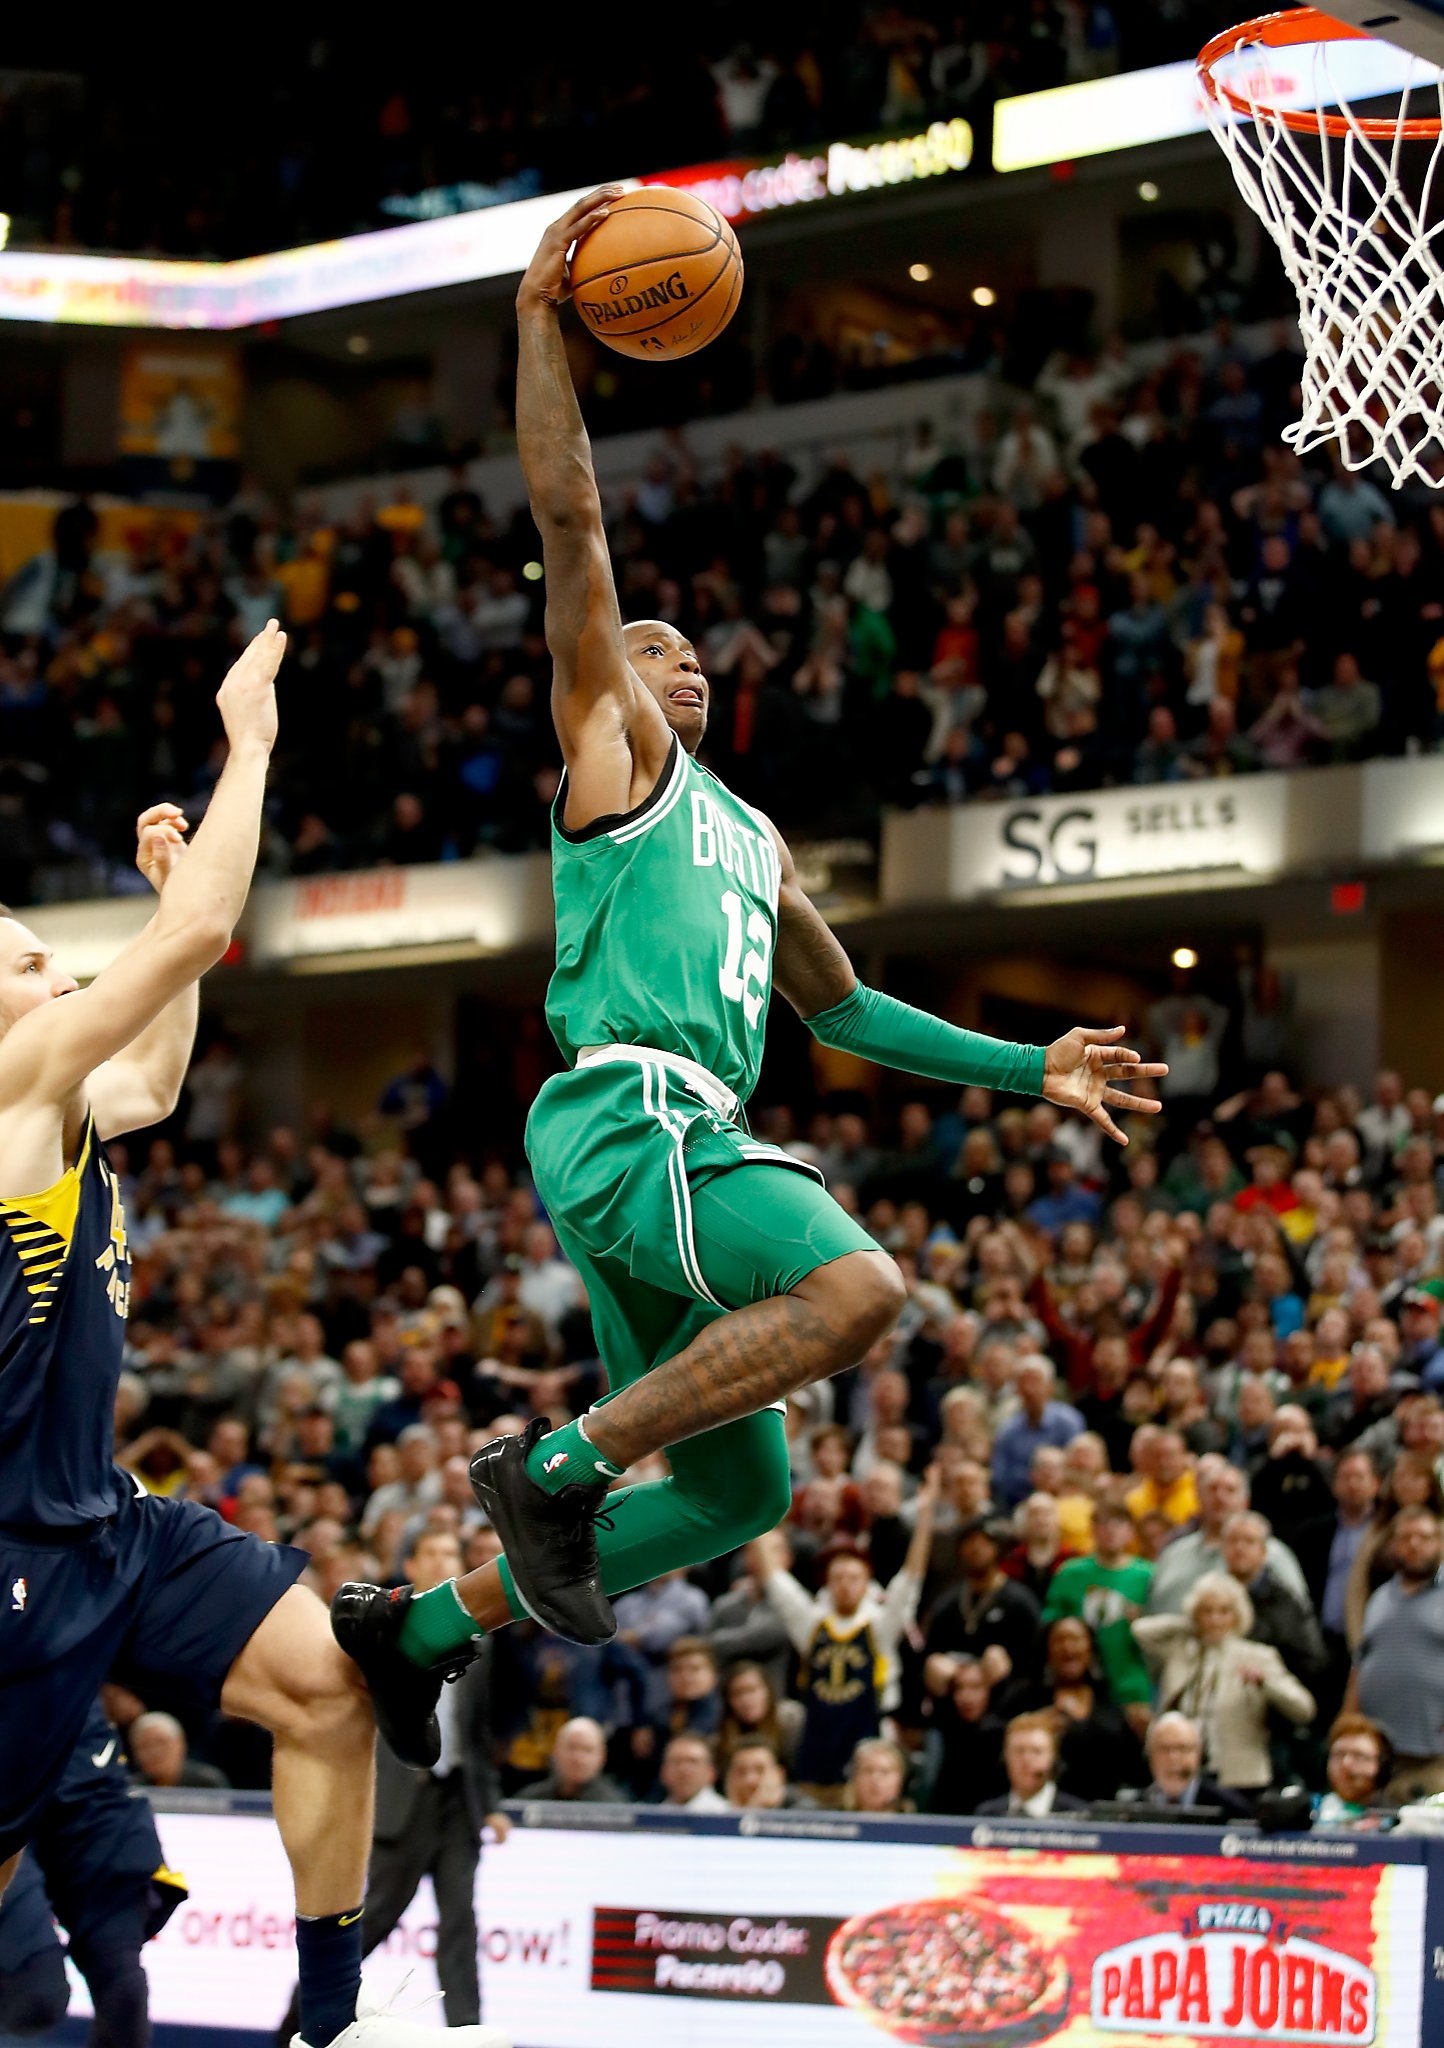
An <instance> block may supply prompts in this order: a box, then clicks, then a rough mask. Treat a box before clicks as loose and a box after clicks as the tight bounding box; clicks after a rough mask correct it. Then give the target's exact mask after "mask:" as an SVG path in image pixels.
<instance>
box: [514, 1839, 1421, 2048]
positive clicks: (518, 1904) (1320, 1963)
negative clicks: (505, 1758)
mask: <svg viewBox="0 0 1444 2048" xmlns="http://www.w3.org/2000/svg"><path fill="white" fill-rule="evenodd" d="M978 1832H980V1833H982V1834H984V1836H985V1838H986V1837H987V1836H988V1835H989V1834H990V1835H991V1838H992V1840H993V1841H994V1842H998V1841H1000V1840H1001V1839H1002V1831H1001V1830H998V1829H993V1830H978ZM1115 1839H1116V1838H1115ZM1235 1839H1236V1843H1237V1853H1235V1854H1234V1855H1232V1856H1229V1857H1223V1856H1219V1855H1132V1854H1129V1855H1120V1854H1105V1853H1099V1854H1088V1853H1083V1854H1074V1853H1069V1852H1058V1851H1052V1850H1042V1851H1033V1850H1027V1849H1021V1850H1005V1849H1003V1848H1001V1847H987V1848H983V1849H973V1848H966V1849H957V1848H940V1847H933V1846H927V1845H913V1844H905V1843H892V1842H886V1843H878V1842H871V1841H869V1842H865V1843H864V1842H858V1843H855V1844H845V1845H844V1844H839V1843H835V1842H827V1841H807V1840H777V1839H775V1838H771V1839H758V1838H755V1837H754V1838H750V1839H749V1838H746V1837H743V1836H741V1835H740V1834H739V1835H736V1836H693V1837H667V1836H657V1835H646V1834H642V1833H637V1834H625V1833H622V1834H618V1833H611V1834H606V1835H598V1836H593V1837H592V1839H591V1840H587V1839H586V1837H585V1836H582V1837H578V1835H576V1834H575V1833H571V1832H568V1833H566V1834H558V1833H555V1832H552V1831H550V1830H547V1829H542V1828H539V1829H530V1828H524V1829H518V1830H517V1831H516V1832H515V1833H514V1834H513V1836H512V1839H511V1841H510V1842H509V1843H508V1844H507V1847H506V1850H505V1860H504V1861H503V1858H502V1857H501V1856H498V1857H497V1858H495V1860H494V1861H493V1862H492V1864H491V1866H490V1873H489V1877H490V1881H491V1882H494V1884H495V1885H496V1887H497V1891H498V1893H499V1895H500V1896H503V1897H504V1898H505V1901H506V1912H505V1914H504V1915H501V1916H497V1915H493V1917H497V1918H504V1919H505V1920H506V1921H507V1922H508V1924H515V1926H517V1927H522V1926H529V1927H530V1928H531V1930H532V1942H531V1953H530V1956H529V1957H528V1956H527V1955H526V1954H525V1953H524V1952H523V1951H522V1949H521V1948H520V1947H519V1946H518V1945H516V1944H515V1943H513V1944H512V1946H511V1948H510V1950H509V1952H508V1954H507V1956H506V1958H505V1960H500V1961H497V1962H494V1963H493V1962H488V1964H487V1966H486V1999H485V2005H486V2017H487V2019H488V2021H489V2022H491V2023H492V2024H494V2025H498V2026H501V2027H502V2028H504V2029H505V2030H506V2031H507V2032H509V2033H511V2034H512V2035H513V2036H514V2038H516V2039H517V2040H520V2041H525V2042H527V2043H528V2044H531V2048H577V2044H578V2043H582V2042H585V2043H586V2044H588V2048H635V2044H636V2042H637V2040H638V2039H648V2038H651V2037H653V2036H654V2035H657V2034H658V2032H659V2030H665V2034H666V2038H667V2039H668V2040H669V2042H673V2043H679V2044H685V2048H723V2044H724V2043H725V2044H729V2048H733V2044H736V2043H737V2042H739V2041H745V2042H748V2043H756V2044H757V2048H774V2044H775V2048H811V2044H816V2048H824V2044H834V2043H835V2044H842V2043H846V2042H852V2043H855V2044H857V2048H862V2044H863V2043H869V2044H872V2048H877V2038H878V2030H879V2029H881V2031H882V2032H883V2033H884V2034H890V2035H891V2036H892V2037H893V2039H894V2040H895V2041H897V2042H899V2043H905V2044H908V2048H930V2044H936V2048H952V2044H955V2043H957V2042H959V2041H963V2040H969V2041H974V2042H978V2043H983V2042H991V2043H995V2044H997V2048H1023V2044H1027V2043H1033V2042H1042V2041H1049V2042H1056V2043H1058V2044H1059V2048H1096V2044H1102V2043H1109V2042H1114V2043H1121V2042H1123V2041H1124V2040H1126V2039H1127V2038H1128V2037H1130V2036H1134V2035H1138V2034H1147V2035H1150V2036H1152V2037H1153V2038H1154V2039H1155V2040H1158V2039H1164V2040H1170V2041H1200V2040H1202V2041H1210V2040H1217V2041H1249V2042H1271V2041H1280V2042H1285V2041H1287V2042H1305V2043H1308V2042H1315V2043H1319V2044H1321V2048H1349V2044H1354V2043H1361V2044H1362V2043H1370V2044H1372V2043H1378V2044H1380V2048H1417V2044H1418V2043H1419V2041H1420V2038H1421V2000H1422V1997H1423V1990H1424V1958H1425V1876H1426V1873H1425V1870H1424V1869H1423V1868H1422V1867H1420V1866H1419V1865H1417V1864H1374V1865H1367V1864H1344V1865H1342V1866H1333V1867H1322V1868H1321V1867H1318V1866H1317V1865H1308V1866H1299V1867H1294V1866H1290V1867H1284V1866H1282V1865H1281V1864H1280V1863H1279V1862H1277V1861H1275V1860H1273V1859H1272V1858H1271V1857H1270V1858H1268V1860H1265V1857H1264V1856H1263V1855H1260V1857H1259V1858H1258V1859H1257V1860H1254V1859H1252V1858H1250V1857H1249V1856H1248V1855H1247V1853H1246V1842H1245V1840H1244V1838H1241V1837H1240V1838H1235ZM543 1950H544V1951H545V1960H544V1961H543V1960H541V1957H542V1954H543ZM663 2000H664V2001H666V2003H665V2004H660V2003H659V2001H663Z"/></svg>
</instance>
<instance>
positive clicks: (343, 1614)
mask: <svg viewBox="0 0 1444 2048" xmlns="http://www.w3.org/2000/svg"><path fill="white" fill-rule="evenodd" d="M410 1597H411V1589H410V1587H409V1586H408V1587H406V1588H404V1597H402V1598H398V1597H397V1596H396V1595H395V1594H391V1593H388V1592H387V1591H386V1590H385V1588H384V1587H381V1586H367V1585H359V1584H356V1583H354V1582H353V1583H350V1584H347V1585H344V1586H342V1587H341V1588H340V1590H339V1591H338V1592H337V1594H336V1596H335V1598H334V1599H333V1600H332V1602H331V1633H332V1635H333V1636H335V1638H336V1641H337V1642H338V1643H339V1644H340V1646H341V1648H342V1649H343V1650H344V1651H345V1652H346V1655H347V1656H348V1657H349V1658H350V1659H351V1661H352V1663H353V1664H355V1665H356V1666H357V1667H358V1669H359V1670H360V1672H361V1676H362V1677H363V1678H364V1679H365V1680H366V1684H367V1687H368V1688H369V1690H370V1693H371V1708H372V1712H373V1713H374V1714H375V1716H376V1726H377V1728H378V1729H379V1730H380V1732H381V1737H382V1740H383V1741H384V1742H385V1743H386V1746H387V1748H388V1749H390V1751H391V1752H392V1754H393V1755H394V1756H395V1757H397V1758H398V1759H399V1760H400V1761H401V1762H402V1763H403V1764H410V1765H411V1767H412V1768H413V1769H414V1770H419V1771H429V1770H430V1769H431V1767H432V1766H433V1764H435V1763H436V1761H437V1760H438V1758H439V1757H440V1755H441V1728H440V1725H439V1723H438V1722H437V1718H436V1702H437V1701H438V1700H439V1699H440V1697H441V1687H442V1684H443V1677H442V1673H441V1672H440V1671H423V1670H422V1669H421V1667H420V1666H419V1665H417V1664H413V1663H412V1662H411V1661H410V1659H409V1658H407V1657H403V1656H402V1654H401V1652H400V1650H398V1649H397V1647H396V1639H397V1637H398V1636H399V1635H400V1633H401V1627H400V1624H401V1620H402V1617H403V1616H404V1614H405V1610H406V1606H407V1604H408V1603H409V1600H410Z"/></svg>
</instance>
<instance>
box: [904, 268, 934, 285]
mask: <svg viewBox="0 0 1444 2048" xmlns="http://www.w3.org/2000/svg"><path fill="white" fill-rule="evenodd" d="M908 276H909V277H910V278H911V279H912V281H913V283H914V284H931V283H932V276H933V266H932V265H931V263H910V264H909V265H908Z"/></svg>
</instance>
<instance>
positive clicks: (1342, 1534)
mask: <svg viewBox="0 0 1444 2048" xmlns="http://www.w3.org/2000/svg"><path fill="white" fill-rule="evenodd" d="M1333 1492H1334V1510H1333V1513H1332V1514H1328V1515H1320V1516H1315V1517H1314V1518H1313V1519H1312V1520H1310V1521H1307V1522H1305V1523H1304V1524H1303V1525H1302V1527H1301V1528H1300V1529H1298V1531H1297V1532H1296V1533H1295V1536H1294V1547H1295V1550H1296V1553H1297V1555H1298V1560H1299V1563H1300V1565H1301V1567H1302V1569H1303V1573H1304V1578H1305V1580H1306V1581H1307V1584H1308V1591H1309V1599H1310V1601H1311V1603H1312V1606H1313V1610H1314V1612H1315V1614H1316V1615H1317V1616H1318V1619H1319V1625H1320V1628H1321V1630H1322V1632H1323V1641H1324V1652H1325V1659H1326V1662H1325V1668H1324V1670H1323V1672H1322V1673H1321V1674H1320V1676H1319V1682H1318V1684H1317V1685H1309V1690H1310V1692H1312V1693H1313V1694H1314V1695H1315V1697H1316V1698H1317V1699H1318V1701H1319V1716H1320V1719H1321V1720H1322V1719H1324V1718H1325V1717H1326V1716H1327V1717H1332V1714H1333V1712H1334V1710H1335V1709H1336V1708H1337V1706H1338V1704H1339V1702H1340V1701H1341V1700H1342V1699H1343V1696H1344V1687H1345V1685H1346V1684H1347V1683H1348V1677H1349V1645H1348V1640H1347V1636H1346V1634H1345V1628H1346V1615H1345V1605H1344V1600H1345V1593H1346V1591H1347V1588H1348V1584H1349V1577H1350V1574H1351V1573H1352V1571H1353V1569H1354V1560H1355V1559H1356V1558H1357V1556H1358V1554H1359V1549H1360V1546H1361V1545H1362V1544H1363V1542H1364V1539H1365V1537H1366V1536H1367V1535H1368V1533H1369V1531H1370V1530H1371V1529H1372V1528H1373V1526H1374V1507H1375V1503H1376V1502H1377V1500H1378V1498H1379V1474H1378V1471H1377V1469H1376V1467H1375V1465H1374V1461H1373V1459H1372V1458H1371V1457H1370V1456H1369V1453H1368V1452H1367V1451H1365V1450H1360V1449H1358V1448H1357V1447H1354V1448H1349V1449H1345V1450H1342V1451H1340V1453H1339V1455H1338V1457H1337V1458H1336V1459H1335V1460H1334V1472H1333ZM1304 1682H1305V1684H1309V1681H1308V1680H1307V1679H1306V1680H1305V1681H1304Z"/></svg>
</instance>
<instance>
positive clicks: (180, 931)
mask: <svg viewBox="0 0 1444 2048" xmlns="http://www.w3.org/2000/svg"><path fill="white" fill-rule="evenodd" d="M285 648H286V636H285V634H284V633H283V632H282V631H281V630H280V628H279V626H277V624H276V622H275V620H274V619H272V620H271V621H270V623H269V624H268V625H266V626H265V627H263V628H262V630H261V631H260V632H259V633H258V634H257V635H256V637H255V639H254V640H252V641H251V643H250V645H249V646H248V647H247V648H246V650H245V652H244V653H243V654H242V655H241V656H240V658H239V659H238V660H237V661H236V663H235V664H234V666H233V667H232V668H231V671H230V673H229V674H228V675H227V677H226V679H225V681H224V683H223V684H222V685H221V688H220V691H219V693H218V695H217V698H216V702H217V704H218V705H219V707H220V712H221V718H222V720H223V722H224V724H225V728H226V737H227V739H228V740H229V742H230V754H229V756H228V758H227V761H226V765H225V768H224V770H223V772H222V774H221V778H220V780H219V782H218V783H217V784H216V788H215V793H214V795H213V796H212V798H211V801H210V804H209V806H208V807H207V810H206V815H205V817H204V819H203V820H202V822H201V824H200V825H199V826H198V828H197V830H196V835H195V838H194V840H193V841H192V843H191V845H190V847H189V849H188V850H187V854H186V857H185V859H184V860H182V861H179V862H177V863H176V865H175V866H174V868H173V869H172V871H171V872H170V873H169V874H168V876H167V877H166V879H165V883H164V886H163V888H162V890H161V894H160V906H159V908H158V909H157V911H156V914H155V916H154V917H153V918H152V919H151V921H150V923H149V924H148V925H147V926H146V928H145V930H144V931H143V932H142V933H141V934H140V936H139V937H138V938H136V939H134V940H132V941H131V943H130V945H128V946H127V947H126V948H125V950H124V952H123V953H121V954H120V955H119V956H118V957H117V958H116V959H115V960H113V961H112V962H111V963H110V965H109V966H108V967H106V968H104V969H102V971H101V972H100V973H99V974H98V975H97V976H96V977H95V979H94V981H93V982H91V984H90V986H89V987H88V988H85V989H81V990H78V991H76V992H74V993H72V994H69V995H66V996H65V997H64V999H63V1000H62V1001H59V1002H52V1003H46V1004H44V1005H43V1006H42V1007H40V1008H38V1009H34V1010H31V1011H29V1012H28V1013H27V1014H25V1015H23V1016H21V1017H20V1018H19V1019H18V1020H17V1022H16V1023H15V1024H14V1025H13V1026H12V1027H11V1029H10V1030H9V1031H8V1032H7V1033H6V1034H5V1037H4V1038H3V1040H0V1111H4V1110H9V1109H11V1108H13V1107H14V1106H16V1105H17V1104H19V1103H21V1102H24V1103H34V1104H43V1103H46V1102H51V1103H61V1102H64V1101H66V1100H67V1098H68V1097H69V1096H70V1095H71V1094H72V1093H73V1092H74V1090H75V1089H77V1088H78V1087H79V1086H80V1084H81V1083H82V1082H83V1081H84V1080H85V1079H86V1077H87V1076H88V1075H89V1074H90V1073H91V1071H92V1069H94V1068H96V1067H98V1066H100V1064H101V1063H102V1061H104V1060H108V1059H110V1058H111V1057H112V1056H113V1055H114V1054H116V1053H118V1052H120V1051H121V1050H122V1048H124V1047H126V1046H129V1045H131V1044H132V1042H133V1041H134V1040H135V1039H136V1038H138V1037H139V1035H140V1034H141V1033H142V1032H143V1031H144V1030H145V1029H146V1027H147V1026H148V1025H150V1024H151V1023H152V1022H153V1021H154V1019H155V1018H157V1017H158V1016H159V1015H160V1013H161V1012H162V1011H163V1010H164V1009H165V1008H166V1006H167V1005H168V1004H170V1003H171V1002H173V1001H174V1000H175V998H176V997H177V996H179V995H180V994H181V993H182V991H183V990H185V989H186V988H188V987H189V986H190V984H191V983H192V982H194V981H198V980H199V979H200V977H201V975H202V974H204V973H205V971H206V969H207V968H208V967H213V966H214V965H215V963H216V962H217V960H219V959H220V957H221V955H222V953H224V952H225V950H226V948H227V946H228V945H229V944H230V942H231V933H232V931H233V930H234V927H235V924H236V920H237V918H238V917H239V916H240V914H241V910H242V907H243V906H244V904H245V900H246V894H247V891H248V890H249V888H250V885H251V876H252V873H253V872H254V869H255V865H256V850H257V847H258V845H259V842H260V828H261V800H262V798H263V796H264V794H265V787H266V768H267V764H268V763H269V761H270V758H271V748H272V747H273V746H274V744H275V739H276V688H275V683H276V671H277V669H278V668H279V667H280V665H281V657H282V655H283V654H284V652H285Z"/></svg>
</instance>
